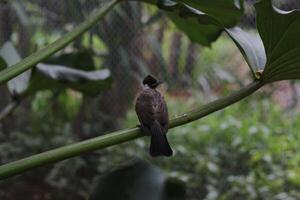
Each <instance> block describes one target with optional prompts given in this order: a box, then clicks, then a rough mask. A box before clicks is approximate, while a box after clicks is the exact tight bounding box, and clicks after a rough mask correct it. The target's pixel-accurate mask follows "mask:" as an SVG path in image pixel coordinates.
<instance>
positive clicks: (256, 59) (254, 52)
mask: <svg viewBox="0 0 300 200" xmlns="http://www.w3.org/2000/svg"><path fill="white" fill-rule="evenodd" d="M226 32H227V33H228V35H229V36H230V37H231V38H232V40H233V41H234V42H235V43H236V45H237V46H238V48H239V49H240V51H241V53H242V54H243V56H244V58H245V60H246V62H247V63H248V65H249V67H250V69H251V71H252V73H253V75H254V76H255V74H256V72H258V71H260V70H263V68H264V66H265V64H266V54H265V51H264V45H263V43H262V41H261V39H260V37H259V35H258V34H255V33H250V32H245V31H243V30H242V29H240V28H238V27H234V28H230V29H226ZM257 78H258V77H257Z"/></svg>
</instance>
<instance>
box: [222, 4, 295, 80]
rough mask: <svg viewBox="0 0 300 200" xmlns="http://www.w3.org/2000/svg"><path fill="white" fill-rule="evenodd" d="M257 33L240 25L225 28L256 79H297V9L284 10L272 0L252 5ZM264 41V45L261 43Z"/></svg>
mask: <svg viewBox="0 0 300 200" xmlns="http://www.w3.org/2000/svg"><path fill="white" fill-rule="evenodd" d="M255 8H256V14H257V29H258V32H259V36H260V37H258V36H257V35H256V34H251V33H248V32H245V31H243V30H241V29H239V28H230V29H226V32H227V33H228V34H229V36H230V37H231V38H232V39H233V40H234V42H235V43H236V44H237V46H238V47H239V49H240V50H241V52H242V54H243V55H244V57H245V59H246V61H247V63H248V64H249V66H250V68H251V69H252V71H253V72H254V73H256V78H261V79H262V80H263V81H264V83H269V82H274V81H279V80H290V79H299V78H300V37H299V36H300V11H299V10H294V11H289V12H286V11H283V10H280V9H278V8H276V7H274V6H273V4H272V1H271V0H261V1H260V2H258V3H256V4H255ZM262 43H263V45H262Z"/></svg>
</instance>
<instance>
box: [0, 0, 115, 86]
mask: <svg viewBox="0 0 300 200" xmlns="http://www.w3.org/2000/svg"><path fill="white" fill-rule="evenodd" d="M117 2H118V0H111V1H109V2H108V3H107V4H106V5H104V6H103V7H102V8H100V9H99V10H97V12H96V13H95V14H93V15H91V16H89V17H88V18H87V19H86V20H85V21H84V22H83V23H82V24H81V25H79V26H78V27H76V28H75V29H74V30H72V31H70V32H69V33H67V34H65V35H64V36H62V37H61V38H59V39H58V40H56V41H55V42H53V43H52V44H50V45H48V46H46V47H44V48H43V49H41V50H39V51H38V52H35V53H33V54H31V55H30V56H28V57H26V58H25V59H23V60H22V61H20V62H18V63H17V64H15V65H13V66H11V67H8V68H6V69H4V70H2V71H0V85H2V84H3V83H6V82H7V81H9V80H10V79H12V78H14V77H16V76H18V75H19V74H21V73H22V72H24V71H26V70H28V69H30V68H32V67H33V66H34V65H36V64H37V63H39V62H41V61H42V60H44V59H46V58H48V57H49V56H51V55H53V54H54V53H56V52H57V51H59V50H60V49H62V48H64V47H65V46H67V45H68V44H69V43H71V42H72V41H74V40H75V39H76V38H77V37H79V36H80V35H81V34H83V33H84V32H85V31H87V30H88V29H90V28H91V27H92V26H93V25H94V24H96V23H97V22H98V21H99V20H100V19H102V18H103V17H104V16H105V14H106V13H107V12H109V11H110V10H111V9H112V8H113V7H114V5H115V4H116V3H117Z"/></svg>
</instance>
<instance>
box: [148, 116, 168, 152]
mask: <svg viewBox="0 0 300 200" xmlns="http://www.w3.org/2000/svg"><path fill="white" fill-rule="evenodd" d="M172 154H173V151H172V149H171V147H170V145H169V142H168V140H167V136H166V134H165V133H164V132H163V131H162V129H161V127H160V124H159V123H158V122H157V121H155V122H154V124H153V126H152V127H151V144H150V155H151V156H153V157H156V156H171V155H172Z"/></svg>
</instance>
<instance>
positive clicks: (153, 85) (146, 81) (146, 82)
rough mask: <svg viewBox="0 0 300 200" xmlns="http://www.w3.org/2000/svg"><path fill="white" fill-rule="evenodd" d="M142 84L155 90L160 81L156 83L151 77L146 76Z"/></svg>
mask: <svg viewBox="0 0 300 200" xmlns="http://www.w3.org/2000/svg"><path fill="white" fill-rule="evenodd" d="M143 84H144V85H148V86H149V87H150V88H156V87H157V86H158V85H159V84H160V81H158V80H157V79H156V78H154V77H153V76H151V75H148V76H146V77H145V78H144V80H143Z"/></svg>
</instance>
